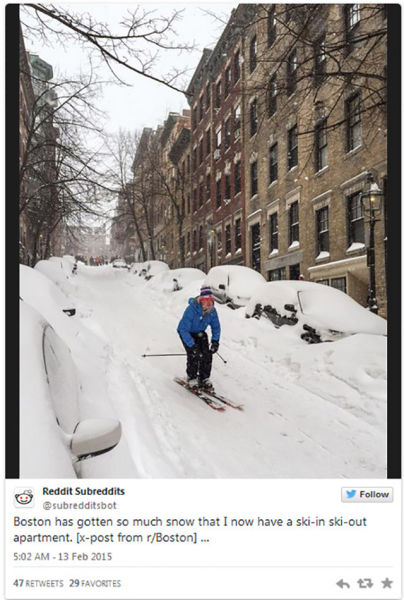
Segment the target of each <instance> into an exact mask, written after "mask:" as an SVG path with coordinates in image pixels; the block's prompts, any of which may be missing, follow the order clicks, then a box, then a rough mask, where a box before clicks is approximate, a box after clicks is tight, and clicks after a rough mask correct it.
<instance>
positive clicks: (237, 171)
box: [234, 161, 241, 195]
mask: <svg viewBox="0 0 404 600" xmlns="http://www.w3.org/2000/svg"><path fill="white" fill-rule="evenodd" d="M239 192H241V161H238V162H236V164H235V165H234V195H236V194H238V193H239Z"/></svg>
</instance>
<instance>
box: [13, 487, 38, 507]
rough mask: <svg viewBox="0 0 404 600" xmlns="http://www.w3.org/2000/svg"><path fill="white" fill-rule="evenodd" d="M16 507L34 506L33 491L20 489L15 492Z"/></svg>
mask: <svg viewBox="0 0 404 600" xmlns="http://www.w3.org/2000/svg"><path fill="white" fill-rule="evenodd" d="M14 492H15V493H14V505H15V506H17V507H19V508H21V507H25V506H27V507H29V508H31V507H32V506H33V504H34V494H33V493H32V490H25V489H23V488H18V489H16V490H14Z"/></svg>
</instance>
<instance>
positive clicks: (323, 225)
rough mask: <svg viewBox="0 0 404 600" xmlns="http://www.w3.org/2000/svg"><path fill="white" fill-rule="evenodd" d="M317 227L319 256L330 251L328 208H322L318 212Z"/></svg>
mask: <svg viewBox="0 0 404 600" xmlns="http://www.w3.org/2000/svg"><path fill="white" fill-rule="evenodd" d="M316 225H317V254H320V252H328V251H329V249H330V240H329V232H328V206H324V208H320V210H318V211H317V212H316Z"/></svg>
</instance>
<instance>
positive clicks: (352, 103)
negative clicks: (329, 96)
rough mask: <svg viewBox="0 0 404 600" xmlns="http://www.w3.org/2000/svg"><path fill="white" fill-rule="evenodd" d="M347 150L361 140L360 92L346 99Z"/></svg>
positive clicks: (354, 146) (356, 145)
mask: <svg viewBox="0 0 404 600" xmlns="http://www.w3.org/2000/svg"><path fill="white" fill-rule="evenodd" d="M346 124H347V151H348V152H349V151H350V150H354V148H357V147H358V146H360V145H361V142H362V125H361V107H360V94H359V93H357V94H354V95H353V96H351V97H350V98H348V100H347V101H346Z"/></svg>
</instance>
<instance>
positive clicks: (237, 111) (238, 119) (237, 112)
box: [234, 105, 241, 140]
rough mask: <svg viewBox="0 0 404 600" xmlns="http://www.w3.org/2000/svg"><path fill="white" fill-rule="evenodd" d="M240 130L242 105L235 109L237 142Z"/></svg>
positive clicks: (235, 136) (235, 135)
mask: <svg viewBox="0 0 404 600" xmlns="http://www.w3.org/2000/svg"><path fill="white" fill-rule="evenodd" d="M240 129H241V107H240V105H238V106H236V108H235V109H234V139H235V140H236V139H237V138H238V137H240Z"/></svg>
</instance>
